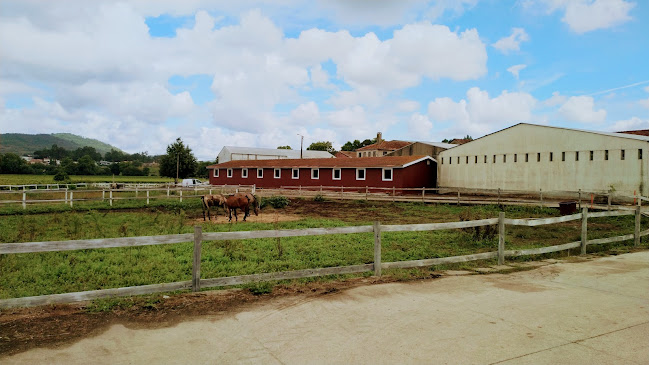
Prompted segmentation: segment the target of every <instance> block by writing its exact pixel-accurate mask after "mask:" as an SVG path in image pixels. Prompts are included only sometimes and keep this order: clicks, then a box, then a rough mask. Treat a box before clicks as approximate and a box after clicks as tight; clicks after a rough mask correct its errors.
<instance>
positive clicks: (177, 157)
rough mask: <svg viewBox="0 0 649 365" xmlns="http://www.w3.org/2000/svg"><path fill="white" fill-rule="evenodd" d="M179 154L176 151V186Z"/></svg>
mask: <svg viewBox="0 0 649 365" xmlns="http://www.w3.org/2000/svg"><path fill="white" fill-rule="evenodd" d="M179 166H180V153H178V151H176V185H177V184H178V171H179V169H180V167H179Z"/></svg>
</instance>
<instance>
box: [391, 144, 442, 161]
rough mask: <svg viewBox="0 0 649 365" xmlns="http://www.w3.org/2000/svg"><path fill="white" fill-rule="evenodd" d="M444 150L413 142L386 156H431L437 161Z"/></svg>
mask: <svg viewBox="0 0 649 365" xmlns="http://www.w3.org/2000/svg"><path fill="white" fill-rule="evenodd" d="M445 150H446V148H442V147H437V146H432V145H429V144H426V143H421V142H414V143H412V144H410V145H408V146H406V147H403V148H401V149H398V150H396V151H394V152H391V153H388V154H387V155H388V156H431V157H432V158H434V159H435V160H437V156H438V155H439V154H440V152H442V151H445Z"/></svg>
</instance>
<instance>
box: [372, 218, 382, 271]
mask: <svg viewBox="0 0 649 365" xmlns="http://www.w3.org/2000/svg"><path fill="white" fill-rule="evenodd" d="M373 228H374V276H381V223H380V222H379V221H374V227H373Z"/></svg>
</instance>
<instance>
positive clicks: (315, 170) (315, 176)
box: [311, 169, 320, 180]
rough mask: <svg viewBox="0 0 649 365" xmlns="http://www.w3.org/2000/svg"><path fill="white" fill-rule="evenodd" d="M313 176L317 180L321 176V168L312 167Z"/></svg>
mask: <svg viewBox="0 0 649 365" xmlns="http://www.w3.org/2000/svg"><path fill="white" fill-rule="evenodd" d="M311 178H312V179H314V180H317V179H319V178H320V170H318V169H311Z"/></svg>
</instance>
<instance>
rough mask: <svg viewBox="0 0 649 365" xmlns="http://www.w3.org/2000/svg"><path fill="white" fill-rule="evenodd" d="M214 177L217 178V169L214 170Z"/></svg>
mask: <svg viewBox="0 0 649 365" xmlns="http://www.w3.org/2000/svg"><path fill="white" fill-rule="evenodd" d="M214 177H219V169H214Z"/></svg>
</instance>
